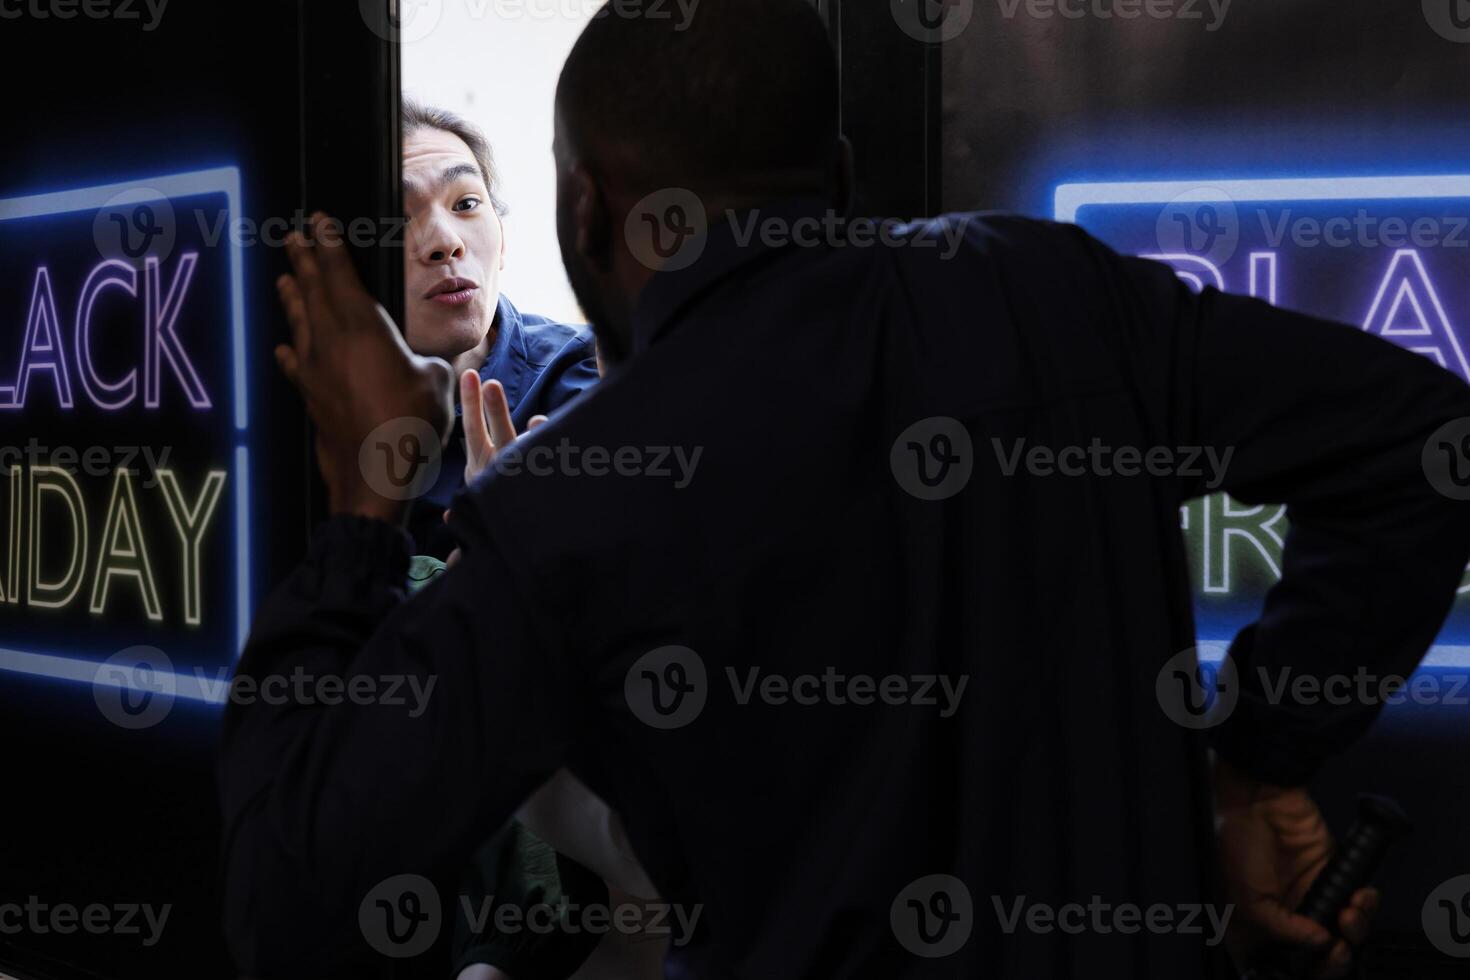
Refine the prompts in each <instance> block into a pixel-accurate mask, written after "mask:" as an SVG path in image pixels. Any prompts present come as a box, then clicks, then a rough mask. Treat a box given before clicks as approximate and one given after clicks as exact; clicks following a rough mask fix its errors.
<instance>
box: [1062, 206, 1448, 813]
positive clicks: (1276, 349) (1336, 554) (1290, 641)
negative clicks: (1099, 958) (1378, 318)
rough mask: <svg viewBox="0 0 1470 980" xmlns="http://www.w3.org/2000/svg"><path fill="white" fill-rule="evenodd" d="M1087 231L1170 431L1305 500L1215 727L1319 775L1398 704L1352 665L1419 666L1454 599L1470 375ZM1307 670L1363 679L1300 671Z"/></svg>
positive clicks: (1284, 497)
mask: <svg viewBox="0 0 1470 980" xmlns="http://www.w3.org/2000/svg"><path fill="white" fill-rule="evenodd" d="M1079 234H1080V233H1079ZM1087 242H1088V244H1087V246H1086V247H1087V248H1088V249H1089V250H1090V251H1091V253H1092V255H1093V259H1094V261H1095V262H1096V263H1097V267H1098V268H1099V269H1100V271H1101V273H1102V278H1103V281H1104V282H1105V283H1106V284H1107V285H1106V286H1105V289H1107V290H1109V291H1111V292H1112V293H1113V297H1112V300H1113V302H1112V306H1113V308H1114V309H1115V310H1117V311H1118V312H1119V314H1120V315H1119V316H1118V317H1117V320H1116V323H1117V327H1118V337H1119V340H1120V342H1121V349H1122V352H1123V355H1124V361H1125V363H1127V364H1128V366H1129V370H1131V371H1133V372H1134V373H1135V379H1134V383H1135V387H1136V388H1137V389H1138V390H1139V391H1140V393H1141V394H1140V399H1141V400H1142V402H1143V404H1144V405H1145V406H1146V409H1145V410H1146V411H1147V412H1148V413H1149V414H1151V415H1152V416H1154V418H1155V419H1156V422H1157V429H1158V431H1161V432H1168V433H1171V435H1170V438H1174V439H1178V440H1180V441H1179V442H1177V443H1171V444H1172V445H1188V446H1201V447H1213V448H1214V449H1215V450H1216V452H1217V454H1218V455H1217V458H1225V457H1224V454H1225V453H1227V452H1228V453H1229V454H1230V455H1229V457H1228V464H1227V465H1226V466H1225V468H1224V479H1223V482H1222V483H1221V484H1220V486H1219V489H1220V490H1223V491H1225V492H1227V493H1229V494H1230V495H1231V496H1232V497H1234V498H1235V499H1237V500H1240V501H1242V502H1244V503H1247V504H1262V503H1284V504H1285V505H1286V507H1287V511H1286V515H1287V521H1288V523H1289V525H1290V530H1289V531H1288V534H1287V536H1286V541H1285V549H1284V552H1283V555H1282V576H1281V579H1280V581H1279V582H1277V584H1276V585H1275V586H1274V587H1273V588H1271V589H1270V590H1269V592H1268V593H1267V595H1266V597H1265V602H1264V606H1263V608H1262V610H1261V615H1260V617H1259V619H1257V620H1256V621H1255V622H1254V623H1252V624H1251V625H1249V626H1247V627H1246V628H1245V629H1243V630H1241V632H1240V633H1239V634H1238V635H1237V636H1236V638H1235V640H1234V642H1233V643H1232V644H1231V647H1230V660H1231V661H1233V663H1234V666H1235V668H1236V671H1237V682H1236V683H1237V685H1238V688H1237V693H1238V701H1237V702H1236V703H1235V705H1234V707H1233V709H1232V710H1231V711H1230V713H1229V714H1228V715H1227V716H1226V718H1225V720H1224V722H1223V723H1221V724H1220V725H1219V726H1218V727H1217V728H1216V729H1214V732H1213V734H1214V738H1215V747H1216V749H1217V751H1219V752H1220V753H1221V754H1222V755H1224V756H1225V757H1226V758H1228V759H1229V760H1230V761H1231V762H1232V763H1234V764H1235V765H1236V766H1238V767H1239V768H1241V769H1243V770H1244V771H1246V772H1248V773H1250V774H1252V775H1254V776H1255V777H1256V778H1258V779H1261V780H1264V781H1267V782H1271V783H1277V784H1282V785H1297V784H1301V783H1304V782H1306V781H1307V780H1308V779H1309V778H1310V777H1311V775H1312V774H1313V772H1314V771H1315V770H1316V769H1317V768H1318V766H1319V765H1320V764H1321V762H1322V761H1323V760H1324V759H1325V758H1326V757H1327V756H1329V755H1331V754H1332V753H1334V752H1337V751H1340V750H1341V749H1343V748H1345V747H1346V746H1347V745H1348V744H1350V743H1351V742H1352V741H1353V740H1355V739H1356V738H1358V737H1359V736H1360V735H1362V734H1363V732H1364V731H1366V729H1367V728H1368V727H1369V726H1370V725H1371V724H1372V723H1373V721H1374V719H1375V718H1376V717H1377V715H1378V712H1379V711H1380V710H1381V707H1382V704H1381V698H1380V697H1378V696H1377V693H1376V692H1377V690H1378V689H1377V687H1376V686H1372V685H1370V686H1368V687H1366V688H1365V690H1367V691H1368V692H1369V695H1370V696H1368V697H1358V696H1357V691H1358V687H1357V686H1353V687H1346V688H1344V687H1343V682H1344V680H1345V679H1348V678H1354V677H1358V676H1367V677H1370V678H1375V679H1379V680H1381V679H1387V678H1393V677H1407V676H1408V675H1409V674H1410V673H1411V672H1412V671H1413V670H1414V668H1415V666H1416V665H1417V664H1418V663H1419V661H1420V660H1421V659H1422V658H1423V656H1424V654H1425V653H1426V652H1427V650H1428V648H1429V646H1430V644H1431V643H1432V642H1433V640H1434V637H1435V635H1436V634H1437V633H1438V632H1439V629H1440V627H1441V625H1442V623H1443V622H1444V619H1445V616H1446V614H1447V613H1448V611H1449V609H1450V606H1451V603H1452V602H1453V600H1454V597H1455V592H1456V588H1457V587H1458V586H1459V584H1460V581H1461V577H1462V574H1463V572H1464V570H1465V567H1466V559H1467V554H1470V503H1467V502H1464V501H1462V500H1459V499H1454V498H1453V497H1452V496H1451V495H1448V494H1446V493H1444V492H1442V490H1443V489H1444V488H1445V486H1446V484H1445V482H1444V480H1443V479H1441V478H1439V477H1436V478H1435V479H1433V480H1432V479H1431V477H1430V473H1433V472H1434V467H1433V466H1432V465H1430V466H1429V468H1428V469H1426V466H1427V465H1428V464H1426V460H1430V459H1439V458H1441V457H1440V454H1441V453H1442V452H1443V451H1451V452H1455V453H1459V454H1460V455H1461V457H1462V458H1461V460H1460V464H1459V465H1463V466H1466V467H1467V468H1470V459H1464V458H1463V455H1464V449H1463V446H1462V445H1461V443H1460V441H1459V440H1458V439H1454V440H1447V439H1446V437H1445V436H1446V434H1445V433H1444V432H1441V431H1440V430H1441V428H1442V427H1444V426H1446V425H1448V424H1449V423H1452V422H1454V421H1455V420H1457V419H1466V418H1470V387H1467V386H1466V384H1465V383H1464V382H1463V381H1461V380H1460V378H1458V377H1457V376H1456V375H1454V374H1451V373H1450V372H1449V371H1446V370H1444V369H1443V368H1441V367H1439V366H1438V365H1437V364H1435V363H1434V362H1432V361H1431V360H1430V359H1428V358H1426V357H1424V356H1422V355H1419V354H1415V353H1411V352H1409V351H1406V350H1403V349H1401V348H1398V347H1396V346H1394V345H1393V344H1390V343H1389V342H1387V341H1385V340H1383V339H1381V338H1378V337H1374V336H1372V335H1369V334H1367V333H1365V332H1364V331H1362V330H1361V329H1359V328H1357V327H1352V326H1348V325H1345V324H1339V323H1331V322H1327V321H1323V320H1318V319H1314V318H1312V317H1308V316H1303V315H1300V314H1296V313H1291V312H1288V311H1286V310H1282V309H1278V308H1276V307H1273V306H1270V305H1268V304H1266V303H1264V302H1261V301H1259V300H1255V299H1250V298H1246V297H1242V296H1233V295H1227V294H1224V293H1221V292H1218V291H1217V290H1215V289H1213V288H1207V289H1205V290H1204V291H1203V292H1202V293H1200V294H1199V295H1196V294H1194V293H1193V292H1192V291H1191V290H1189V289H1188V288H1187V287H1185V286H1184V285H1183V284H1182V283H1181V282H1180V281H1179V280H1178V278H1177V277H1176V276H1175V275H1174V274H1173V272H1172V270H1170V269H1169V268H1168V267H1166V266H1164V265H1161V264H1159V263H1155V262H1149V261H1145V260H1141V259H1131V258H1120V257H1119V256H1117V255H1116V254H1114V253H1112V252H1110V251H1108V250H1107V249H1106V248H1104V247H1103V246H1101V245H1100V244H1098V243H1096V242H1095V241H1093V240H1091V239H1087ZM1465 425H1466V430H1465V431H1466V432H1467V433H1470V422H1466V423H1465ZM1435 443H1439V444H1440V445H1435ZM1445 444H1449V445H1451V449H1449V450H1445V449H1444V445H1445ZM1426 447H1428V449H1427V450H1426ZM1441 475H1442V474H1441ZM1177 487H1178V490H1179V497H1180V499H1181V501H1182V500H1183V499H1187V498H1189V497H1195V496H1199V495H1201V494H1203V493H1205V492H1207V488H1206V487H1205V485H1204V481H1203V479H1202V478H1201V477H1198V476H1188V477H1186V476H1181V477H1179V478H1178V483H1177ZM1304 676H1305V677H1311V678H1314V679H1316V680H1317V681H1319V682H1325V681H1327V680H1328V679H1329V678H1335V679H1336V684H1337V686H1336V687H1335V688H1334V690H1336V691H1338V692H1341V691H1343V690H1347V691H1350V692H1352V694H1351V696H1349V697H1345V698H1344V697H1340V696H1339V697H1334V698H1327V697H1321V696H1318V697H1303V698H1294V697H1293V695H1291V694H1290V693H1289V692H1290V690H1291V688H1290V687H1289V686H1287V687H1285V688H1283V686H1282V682H1283V681H1284V680H1295V679H1297V678H1301V677H1304ZM1227 683H1228V679H1227ZM1319 690H1320V689H1319ZM1283 691H1285V692H1287V693H1285V694H1283V693H1282V692H1283ZM1226 696H1227V697H1228V696H1229V693H1228V691H1227V692H1226ZM1294 702H1295V703H1294ZM1227 703H1228V702H1227Z"/></svg>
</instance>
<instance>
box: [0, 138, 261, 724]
mask: <svg viewBox="0 0 1470 980" xmlns="http://www.w3.org/2000/svg"><path fill="white" fill-rule="evenodd" d="M121 194H128V199H127V200H128V203H129V204H138V203H145V202H147V201H170V200H173V199H177V198H185V197H194V196H198V195H201V194H223V195H224V196H225V200H226V206H227V207H228V209H229V217H230V220H231V221H234V220H237V219H238V218H240V217H242V216H243V214H244V212H243V211H242V210H241V199H242V194H241V190H240V169H239V168H238V167H213V168H210V169H207V170H191V171H187V172H184V173H177V174H169V175H166V176H161V177H145V178H139V179H136V180H125V181H120V182H117V183H112V184H98V185H95V186H93V187H82V188H76V189H73V190H65V191H54V192H51V193H46V194H32V195H28V196H24V197H11V198H4V199H0V221H11V220H16V219H20V218H40V217H46V216H48V215H55V214H71V213H74V212H77V211H95V210H98V209H100V208H103V207H106V206H107V205H108V204H110V203H112V202H113V200H114V199H115V198H116V197H118V196H119V195H121ZM225 227H226V228H227V229H228V228H229V227H230V225H229V224H228V223H227V224H226V225H225ZM227 234H228V232H227ZM229 237H230V338H231V346H232V348H233V354H234V372H233V373H234V379H233V380H234V389H235V390H234V413H235V430H236V432H237V433H244V432H245V430H246V428H247V420H248V418H249V410H248V402H247V400H246V399H247V391H248V387H247V384H246V375H247V373H246V362H245V356H246V351H245V272H244V270H245V255H244V245H243V243H242V242H241V241H240V236H239V235H234V234H231V235H229ZM242 438H243V437H242ZM234 458H235V469H236V473H237V476H236V480H235V605H236V610H235V638H236V646H235V650H234V653H233V655H232V656H231V658H230V659H231V661H232V662H233V660H234V659H235V657H237V656H239V653H240V651H241V650H242V649H244V646H245V639H246V637H247V636H248V635H249V631H250V533H249V518H250V471H249V463H250V454H249V449H248V448H247V447H246V446H245V445H243V444H241V443H237V444H236V446H235V449H234ZM96 668H97V662H95V661H92V660H88V659H86V658H84V657H63V656H58V655H55V654H40V653H27V652H25V651H22V650H10V649H5V648H0V670H5V671H10V672H12V673H19V674H30V675H33V676H40V677H51V678H56V679H59V680H69V681H80V682H83V683H88V684H91V683H96V682H97V680H96V678H95V677H94V675H95V673H96ZM174 679H175V683H174V692H175V696H177V697H182V698H188V699H190V700H196V701H205V702H209V703H215V704H220V703H223V701H224V698H223V697H222V696H220V694H219V692H218V691H217V690H213V689H212V688H211V687H209V686H207V685H204V684H201V683H200V679H199V678H198V677H190V676H187V675H184V674H175V675H174ZM103 682H104V683H105V682H106V681H103Z"/></svg>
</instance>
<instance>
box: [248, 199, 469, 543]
mask: <svg viewBox="0 0 1470 980" xmlns="http://www.w3.org/2000/svg"><path fill="white" fill-rule="evenodd" d="M286 254H287V256H288V257H289V258H290V260H291V268H292V274H291V275H283V276H281V278H280V279H279V280H277V282H276V286H277V289H278V291H279V293H280V296H281V302H282V303H283V304H284V306H285V308H286V318H287V320H289V321H290V324H291V343H289V344H281V345H280V346H278V347H277V348H276V360H277V362H278V363H279V364H280V365H281V370H282V371H284V372H285V374H286V377H288V378H290V379H291V381H292V382H293V383H294V384H295V385H296V387H297V389H298V390H300V392H301V394H302V396H303V397H304V398H305V399H306V407H307V410H308V411H309V412H310V413H311V418H312V420H313V421H314V422H315V423H316V449H317V465H318V466H319V467H320V469H321V473H322V479H323V480H325V481H326V485H327V492H328V499H329V504H330V506H331V509H332V512H333V513H346V514H361V515H363V516H367V517H377V518H382V519H384V520H397V519H399V518H400V517H401V516H402V511H403V507H404V501H403V500H402V499H395V497H394V496H391V495H385V494H384V493H383V492H381V489H380V488H382V487H384V486H385V485H386V482H385V481H386V480H390V479H391V478H392V477H393V476H394V474H391V473H385V474H377V473H374V472H369V469H370V468H371V467H373V466H378V465H381V466H382V467H384V468H385V470H386V469H388V468H391V467H393V466H394V465H395V463H397V461H396V460H394V459H392V458H385V457H384V456H382V455H381V454H375V453H364V452H362V447H363V444H364V440H366V439H367V437H368V436H369V434H371V433H373V432H374V431H375V430H377V429H379V428H380V427H383V426H385V425H387V424H388V423H398V422H401V423H402V424H403V426H404V428H405V432H409V431H412V430H414V429H417V430H419V431H423V432H426V433H433V434H436V438H437V439H438V445H432V446H421V447H420V452H434V453H437V452H438V451H439V450H440V448H441V447H442V444H443V440H444V438H445V437H446V435H447V434H448V432H449V427H450V424H451V421H452V420H453V417H454V416H453V387H452V385H453V383H454V380H453V371H452V370H451V369H450V367H449V365H448V364H446V363H445V362H444V361H442V360H440V359H438V358H425V357H420V356H418V355H416V354H414V353H413V352H412V351H410V350H409V349H408V345H407V344H406V343H405V342H404V340H403V336H402V334H401V333H400V332H399V330H398V327H397V325H396V324H394V322H393V320H392V318H391V317H390V316H388V312H387V311H386V310H384V309H383V307H382V306H381V305H379V304H378V302H377V301H376V300H375V299H373V297H372V296H371V295H369V293H368V292H367V290H366V289H364V288H363V285H362V281H361V280H360V279H359V278H358V276H357V270H356V269H354V268H353V265H352V259H351V258H350V257H349V255H348V253H347V247H346V246H345V245H344V244H343V242H342V235H341V229H340V226H339V225H338V223H337V222H336V221H335V220H334V219H331V218H329V217H327V216H326V215H324V214H321V213H317V214H313V215H312V216H311V221H310V234H309V236H305V235H302V234H300V233H299V232H298V233H293V234H292V235H291V236H290V238H289V239H288V240H287V243H286ZM380 476H381V477H384V479H376V478H375V477H380Z"/></svg>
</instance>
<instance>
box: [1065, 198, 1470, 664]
mask: <svg viewBox="0 0 1470 980" xmlns="http://www.w3.org/2000/svg"><path fill="white" fill-rule="evenodd" d="M1212 194H1213V195H1215V196H1212ZM1454 197H1463V198H1470V174H1438V175H1432V176H1411V177H1408V176H1406V177H1286V178H1245V179H1239V178H1237V179H1232V180H1209V179H1204V178H1201V179H1197V180H1130V181H1076V182H1071V183H1065V184H1058V185H1057V189H1056V193H1055V195H1054V198H1053V205H1052V214H1053V217H1054V218H1055V219H1056V220H1057V221H1066V222H1075V221H1076V220H1077V212H1078V211H1080V210H1081V209H1082V208H1085V207H1087V206H1089V205H1095V204H1096V205H1109V204H1112V205H1130V204H1169V203H1172V202H1174V201H1177V200H1180V199H1181V198H1182V199H1184V200H1187V201H1189V202H1191V203H1194V202H1203V201H1221V202H1238V201H1255V202H1262V201H1409V200H1415V199H1418V200H1439V199H1444V198H1454ZM1228 643H1229V641H1228V640H1218V639H1203V638H1202V639H1201V640H1200V646H1201V648H1202V649H1201V658H1202V659H1210V657H1211V656H1212V655H1213V657H1214V659H1216V660H1218V659H1219V658H1220V657H1221V656H1223V655H1224V646H1223V645H1222V644H1224V645H1228ZM1206 647H1209V648H1211V649H1212V650H1213V651H1214V652H1213V654H1210V653H1206V652H1205V651H1204V649H1203V648H1206ZM1216 648H1218V649H1216ZM1420 666H1421V667H1453V668H1470V646H1458V645H1449V644H1442V645H1435V646H1434V647H1432V648H1431V649H1430V651H1429V653H1428V654H1427V655H1426V656H1425V658H1424V659H1423V661H1421V662H1420Z"/></svg>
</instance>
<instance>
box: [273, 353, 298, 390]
mask: <svg viewBox="0 0 1470 980" xmlns="http://www.w3.org/2000/svg"><path fill="white" fill-rule="evenodd" d="M276 363H277V364H279V365H280V366H281V373H282V374H284V375H285V376H286V380H288V381H290V382H291V383H292V384H293V385H295V386H296V387H297V388H300V387H301V365H300V363H299V362H298V361H297V360H296V352H295V351H294V350H292V349H291V345H290V344H277V345H276Z"/></svg>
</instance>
